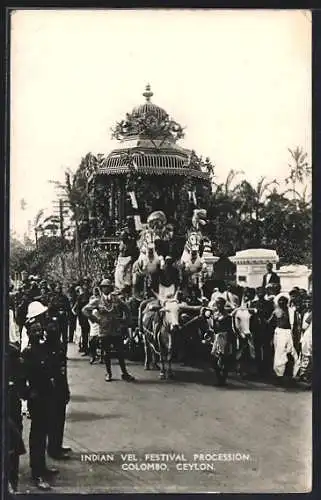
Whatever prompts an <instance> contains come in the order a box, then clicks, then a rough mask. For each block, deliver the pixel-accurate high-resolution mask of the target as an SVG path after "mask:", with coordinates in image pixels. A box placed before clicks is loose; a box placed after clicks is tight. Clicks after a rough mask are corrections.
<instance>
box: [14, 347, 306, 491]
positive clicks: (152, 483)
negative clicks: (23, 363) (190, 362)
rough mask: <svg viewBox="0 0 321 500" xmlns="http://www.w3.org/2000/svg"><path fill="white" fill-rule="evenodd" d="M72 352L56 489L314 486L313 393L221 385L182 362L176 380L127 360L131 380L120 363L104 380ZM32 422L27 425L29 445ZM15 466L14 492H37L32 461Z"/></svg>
mask: <svg viewBox="0 0 321 500" xmlns="http://www.w3.org/2000/svg"><path fill="white" fill-rule="evenodd" d="M68 356H69V362H68V363H69V365H68V366H69V368H68V374H69V383H70V389H71V401H70V403H69V405H68V416H67V423H66V430H65V443H64V444H65V445H68V446H71V447H72V449H73V454H72V458H71V460H69V461H68V462H63V463H59V464H57V463H54V462H53V461H51V460H50V459H48V465H51V466H53V465H54V466H58V467H59V469H60V474H59V477H57V478H56V479H55V481H54V483H53V484H54V491H55V492H57V493H115V492H122V493H128V492H172V493H174V492H179V493H182V492H232V493H234V492H246V493H256V492H257V493H258V492H262V493H265V492H269V493H279V492H284V493H285V492H287V493H290V492H306V491H309V490H310V485H311V463H312V458H311V454H312V451H311V449H312V424H311V419H312V417H311V415H312V395H311V392H309V391H304V390H302V389H299V390H298V389H287V390H285V389H282V388H276V387H274V386H272V385H267V384H263V383H259V382H248V381H241V380H239V379H236V378H235V379H232V380H230V381H229V384H228V386H227V387H224V388H219V387H216V386H215V385H214V378H213V375H212V374H211V373H210V372H208V371H207V370H204V369H196V368H189V367H181V366H178V365H174V368H175V372H176V377H175V380H172V381H161V380H159V379H158V373H157V372H154V371H150V372H146V371H144V370H143V367H142V365H141V364H140V363H128V364H129V371H130V373H132V374H133V375H134V376H135V377H137V382H135V383H126V382H123V381H121V380H120V376H119V368H118V366H117V362H116V361H114V367H113V372H114V376H115V381H113V382H111V383H106V382H105V380H104V374H105V370H104V366H103V365H99V364H98V365H93V366H91V365H90V364H89V360H88V358H82V357H80V355H79V354H78V352H77V349H76V346H75V345H74V344H69V352H68ZM29 424H30V421H29V420H27V419H25V420H24V427H25V428H24V435H25V442H26V444H28V428H29ZM128 454H131V455H132V456H131V457H128V456H127V455H128ZM160 454H164V455H165V456H164V457H159V456H157V455H160ZM202 454H203V455H206V454H207V456H204V457H201V456H200V455H202ZM233 454H234V455H233ZM125 455H126V456H125ZM146 455H147V456H146ZM154 455H156V456H154ZM167 455H169V456H167ZM194 455H197V457H195V456H194ZM130 459H131V460H130ZM161 459H162V460H161ZM94 460H99V462H94ZM146 464H147V465H146ZM148 464H153V465H148ZM155 464H158V465H155ZM195 464H196V465H195ZM147 467H152V468H153V470H142V469H144V468H147ZM157 467H158V470H156V469H157ZM136 468H137V469H138V470H136ZM197 468H198V469H202V470H197ZM160 469H165V470H160ZM20 470H21V479H20V491H21V492H26V491H30V492H35V491H37V490H36V489H35V488H34V486H32V484H31V482H30V479H29V467H28V455H24V456H23V457H22V458H21V468H20Z"/></svg>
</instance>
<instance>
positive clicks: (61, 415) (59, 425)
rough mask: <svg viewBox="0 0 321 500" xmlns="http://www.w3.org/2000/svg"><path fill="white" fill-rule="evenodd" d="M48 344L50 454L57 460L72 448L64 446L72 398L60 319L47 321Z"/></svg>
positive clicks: (65, 455) (66, 455)
mask: <svg viewBox="0 0 321 500" xmlns="http://www.w3.org/2000/svg"><path fill="white" fill-rule="evenodd" d="M46 334H47V335H46V345H47V347H48V351H49V352H50V355H51V356H52V361H53V372H54V390H53V393H52V407H53V408H54V411H52V412H51V417H52V418H51V419H50V422H49V428H48V448H47V451H48V455H49V456H50V457H51V458H54V459H55V460H67V459H68V458H69V456H68V454H67V453H68V451H71V449H70V448H64V447H63V446H62V442H63V436H64V428H65V421H66V405H67V404H68V402H69V399H70V391H69V386H68V380H67V363H66V355H65V351H64V346H63V344H62V343H61V341H60V325H59V319H56V318H49V319H48V322H47V323H46Z"/></svg>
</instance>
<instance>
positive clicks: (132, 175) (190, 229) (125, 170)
mask: <svg viewBox="0 0 321 500" xmlns="http://www.w3.org/2000/svg"><path fill="white" fill-rule="evenodd" d="M143 96H144V97H145V103H143V104H141V105H139V106H137V107H135V108H134V109H133V110H132V112H131V113H127V114H126V116H125V119H123V120H122V121H120V122H118V123H116V125H115V127H114V128H113V129H112V137H113V138H114V139H115V140H116V141H118V145H117V148H115V149H113V150H112V151H111V152H110V153H109V154H108V155H107V156H101V157H100V161H99V162H98V163H96V164H95V166H94V167H93V168H90V167H89V168H88V196H89V197H90V199H91V214H90V224H91V225H92V227H93V228H95V231H94V233H95V237H94V238H91V239H90V240H88V241H86V242H84V243H83V246H84V249H86V248H87V249H88V248H90V249H91V253H90V252H89V253H88V252H87V256H88V255H89V257H88V259H87V260H89V261H90V260H92V261H96V260H99V259H100V260H101V261H102V266H101V267H102V268H107V262H104V255H107V254H112V255H114V257H115V258H116V254H117V245H120V244H121V240H122V239H123V236H124V232H123V231H124V229H126V231H125V232H126V233H129V235H130V238H134V239H135V240H137V242H138V246H139V249H140V257H142V255H145V254H146V251H147V248H148V246H149V245H154V244H155V243H156V246H157V245H158V247H157V253H160V254H161V256H162V255H163V256H164V253H166V249H168V244H169V243H170V242H171V245H170V247H171V249H170V250H171V251H172V252H174V254H175V255H174V259H175V260H177V259H179V258H180V257H181V255H182V252H183V250H184V245H185V243H186V238H187V239H188V241H189V246H190V247H185V253H184V255H185V257H186V248H187V251H190V250H191V246H193V245H194V246H198V245H199V244H200V241H199V240H200V238H201V236H200V229H201V228H200V227H198V228H197V230H194V229H195V227H196V226H195V223H194V222H195V217H194V219H193V213H194V211H195V209H197V208H198V206H199V205H200V204H201V203H203V201H204V200H206V199H208V197H209V196H210V193H211V183H210V177H209V173H208V170H207V163H206V161H205V162H203V161H202V160H201V158H199V157H198V156H197V155H196V154H195V152H194V151H191V150H188V149H185V148H183V147H181V146H180V145H179V144H178V141H179V140H180V139H182V138H183V137H184V130H183V127H182V126H181V125H180V124H179V123H177V122H176V121H174V120H172V119H171V118H170V117H169V115H168V113H167V112H166V111H165V110H164V109H163V108H161V107H159V106H157V105H156V104H154V103H152V102H151V98H152V96H153V93H152V91H151V88H150V86H149V85H147V86H146V90H145V92H144V93H143ZM200 200H202V201H200ZM160 213H162V214H163V215H160ZM151 214H153V215H151ZM155 214H156V216H155ZM164 217H165V219H164ZM203 218H204V217H203ZM192 219H193V220H194V222H193V224H192ZM160 233H161V234H160ZM191 233H193V235H192V234H191ZM126 238H127V237H126ZM126 238H125V239H126ZM127 240H128V238H127ZM159 242H161V243H160V246H161V247H163V248H161V249H160V248H159ZM128 243H129V242H128V241H126V242H125V246H126V245H128ZM122 246H123V245H122ZM126 252H127V250H126V248H124V246H123V248H121V246H120V253H121V256H122V257H123V269H122V271H121V272H122V273H125V274H126V257H128V255H127V253H128V252H127V253H126ZM137 257H138V255H137ZM118 260H119V259H118ZM127 260H128V259H127ZM140 264H142V260H140ZM116 279H117V278H116ZM125 281H126V280H125Z"/></svg>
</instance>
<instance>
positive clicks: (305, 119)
mask: <svg viewBox="0 0 321 500" xmlns="http://www.w3.org/2000/svg"><path fill="white" fill-rule="evenodd" d="M311 31H312V24H311V14H310V12H309V11H296V10H290V11H289V10H287V11H278V10H275V11H273V10H272V11H267V10H262V11H260V10H256V11H246V10H242V11H237V10H233V11H231V10H206V11H204V10H201V9H200V10H152V9H150V10H147V9H146V10H96V11H95V10H67V9H66V10H17V11H15V12H14V13H13V14H12V19H11V122H10V125H11V131H10V135H11V151H10V153H11V155H10V177H11V179H10V183H11V192H10V197H11V201H10V204H11V205H10V225H11V229H12V230H14V231H15V232H16V233H17V234H18V235H23V234H24V233H25V232H26V230H27V226H28V220H31V221H32V220H34V218H35V216H36V214H37V212H38V211H39V210H40V209H45V210H47V213H50V210H51V204H52V200H54V199H55V198H56V193H55V189H54V186H53V184H51V183H49V182H48V181H49V180H61V181H62V180H63V178H64V176H63V173H64V171H65V169H66V168H71V169H72V170H76V168H77V166H78V165H79V162H80V160H81V158H82V157H83V156H85V155H86V154H87V153H88V152H92V153H104V154H108V153H109V152H110V151H111V150H112V149H113V148H115V147H117V144H115V141H113V140H111V137H110V136H111V133H110V128H111V127H112V126H113V125H114V124H115V123H116V122H117V121H120V120H121V119H122V118H123V117H125V113H126V112H130V111H131V110H132V108H133V107H134V106H136V105H139V104H141V103H143V102H144V100H145V99H144V97H143V96H142V93H143V92H144V89H145V86H146V84H147V83H149V84H150V85H151V87H152V91H153V92H154V96H153V97H152V102H154V103H155V104H158V105H159V106H161V107H163V108H164V109H165V110H166V111H167V112H168V114H169V115H170V116H171V117H172V118H173V119H175V120H176V121H178V122H179V123H180V124H181V125H182V126H184V127H186V130H185V134H186V135H185V139H184V140H183V141H182V142H181V145H182V146H184V147H187V148H191V149H194V150H195V151H196V152H197V153H198V154H200V155H202V156H204V157H206V156H209V157H210V159H211V160H212V162H213V163H214V164H215V165H216V174H217V176H218V178H219V180H222V181H223V180H224V179H225V178H226V176H227V174H228V172H229V170H230V169H234V170H242V171H244V175H245V177H246V178H247V179H248V180H249V181H250V182H254V183H255V182H256V181H257V180H258V179H259V178H260V177H261V176H267V177H268V178H269V179H274V178H278V179H281V178H284V177H286V175H287V171H288V163H289V152H288V148H294V147H296V146H302V147H303V149H304V150H305V151H306V152H307V153H308V157H309V159H311V101H312V99H311V92H312V90H311V88H312V87H311V71H312V70H311V43H312V42H311ZM22 199H23V200H24V201H25V209H24V210H22V209H21V200H22Z"/></svg>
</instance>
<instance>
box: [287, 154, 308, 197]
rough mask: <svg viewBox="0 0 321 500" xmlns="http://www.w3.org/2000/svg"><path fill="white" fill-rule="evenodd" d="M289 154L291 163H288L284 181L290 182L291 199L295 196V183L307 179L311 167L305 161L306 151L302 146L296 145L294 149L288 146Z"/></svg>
mask: <svg viewBox="0 0 321 500" xmlns="http://www.w3.org/2000/svg"><path fill="white" fill-rule="evenodd" d="M288 151H289V153H290V155H291V163H288V166H289V168H290V174H289V176H288V177H287V178H286V179H285V181H286V183H287V184H288V183H291V184H292V196H293V200H296V198H297V189H296V186H297V184H303V183H304V181H305V179H307V178H308V177H309V176H310V174H311V171H312V169H311V167H310V165H309V163H308V161H307V157H308V155H307V153H306V152H304V150H303V148H302V147H299V146H297V147H296V148H294V149H290V148H288Z"/></svg>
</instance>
